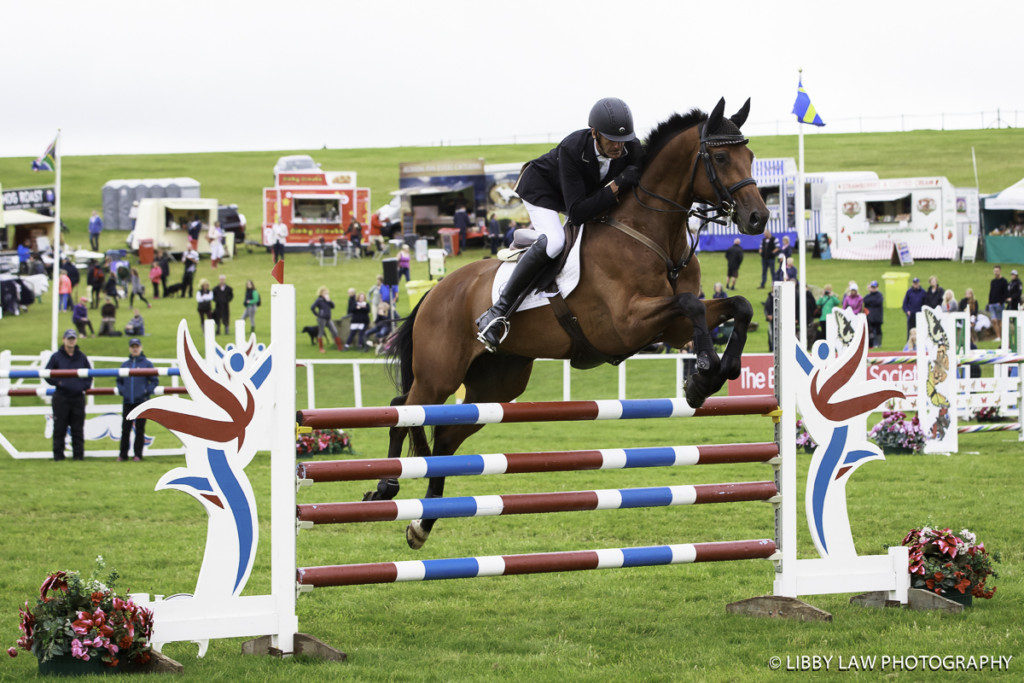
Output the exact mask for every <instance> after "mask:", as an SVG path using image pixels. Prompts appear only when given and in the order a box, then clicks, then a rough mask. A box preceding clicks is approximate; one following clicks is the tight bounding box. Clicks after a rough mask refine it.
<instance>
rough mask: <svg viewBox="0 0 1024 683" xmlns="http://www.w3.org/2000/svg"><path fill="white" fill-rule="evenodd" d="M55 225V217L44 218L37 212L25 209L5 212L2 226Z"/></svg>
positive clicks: (0, 223)
mask: <svg viewBox="0 0 1024 683" xmlns="http://www.w3.org/2000/svg"><path fill="white" fill-rule="evenodd" d="M46 223H50V224H52V223H53V216H44V215H42V214H39V213H36V212H35V211H26V210H25V209H11V210H10V211H4V219H3V221H2V222H0V225H43V224H46Z"/></svg>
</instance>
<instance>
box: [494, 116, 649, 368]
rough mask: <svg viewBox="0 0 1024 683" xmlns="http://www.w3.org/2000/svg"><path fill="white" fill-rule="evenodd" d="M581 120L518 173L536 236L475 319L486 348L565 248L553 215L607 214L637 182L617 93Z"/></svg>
mask: <svg viewBox="0 0 1024 683" xmlns="http://www.w3.org/2000/svg"><path fill="white" fill-rule="evenodd" d="M587 123H588V126H589V128H584V129H582V130H578V131H576V132H574V133H570V134H569V135H568V136H566V138H565V139H564V140H562V141H561V142H560V143H559V144H558V146H557V147H555V148H554V149H552V150H551V151H549V152H548V153H547V154H544V155H543V156H541V157H538V158H537V159H534V160H533V161H531V162H529V163H528V164H527V165H526V166H525V167H524V168H523V172H522V173H521V174H520V176H519V181H518V182H517V183H516V188H515V189H516V192H517V193H518V194H519V197H520V198H521V199H522V200H523V205H524V206H525V207H526V210H527V211H528V212H529V214H530V220H531V222H532V223H533V228H534V229H535V230H536V231H537V232H539V233H540V237H538V238H537V241H536V242H534V243H533V244H532V245H530V248H529V249H527V250H526V252H525V253H524V254H523V255H522V256H521V257H520V259H519V262H518V263H517V264H516V267H515V270H513V271H512V275H511V277H510V278H509V281H508V283H506V285H505V287H504V288H503V289H502V291H501V295H500V296H499V297H498V300H497V301H496V302H495V304H494V305H493V306H491V307H490V308H489V309H488V310H487V311H485V312H484V314H483V315H481V316H480V317H479V318H477V321H476V324H477V328H478V329H479V331H480V333H479V334H478V335H477V339H479V340H480V341H481V343H483V345H484V346H486V347H487V350H488V351H492V352H493V351H494V350H495V349H496V348H497V346H498V345H499V344H500V343H501V342H502V340H503V339H504V338H505V337H506V336H507V335H508V332H509V322H508V316H509V314H510V313H511V312H512V311H511V310H510V309H511V307H512V306H513V304H515V302H516V301H517V299H518V298H519V297H520V295H521V294H522V293H523V292H525V291H526V290H527V288H529V287H530V285H531V283H533V281H534V279H535V278H536V277H537V276H538V275H539V274H540V273H541V272H542V271H543V270H544V268H545V267H547V266H548V264H550V263H551V262H552V261H553V260H554V259H556V258H558V255H559V254H560V253H561V251H562V249H563V248H564V247H565V230H564V229H563V224H562V220H561V218H560V217H559V215H558V214H559V213H564V214H565V215H566V216H567V218H568V222H569V223H572V224H574V225H582V224H583V223H586V222H587V221H588V220H591V219H593V218H596V217H598V216H601V215H604V214H606V213H608V211H610V210H611V209H612V208H613V207H614V206H616V204H618V202H619V199H620V198H621V197H625V196H626V193H627V192H628V191H629V190H630V189H632V188H633V187H635V186H636V185H637V183H639V182H640V166H641V163H642V162H643V147H642V146H641V144H640V142H639V141H638V140H637V139H636V134H635V133H634V132H633V114H632V112H630V110H629V107H628V106H626V103H625V102H623V101H622V100H620V99H619V98H617V97H605V98H603V99H601V100H598V102H597V103H596V104H595V105H594V106H593V107H592V108H591V110H590V117H589V119H588V122H587Z"/></svg>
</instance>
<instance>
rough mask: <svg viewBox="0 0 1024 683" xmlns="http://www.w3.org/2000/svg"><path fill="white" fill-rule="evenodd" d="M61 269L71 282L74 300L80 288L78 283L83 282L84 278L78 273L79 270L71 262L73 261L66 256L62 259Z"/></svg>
mask: <svg viewBox="0 0 1024 683" xmlns="http://www.w3.org/2000/svg"><path fill="white" fill-rule="evenodd" d="M60 269H61V270H63V271H64V272H65V273H67V275H68V279H69V280H71V298H72V299H74V298H75V297H74V295H75V293H76V290H77V288H78V283H79V282H80V281H81V279H82V276H81V275H80V274H79V273H78V268H76V267H75V264H74V263H72V262H71V259H70V258H69V257H67V256H65V257H64V258H63V259H61V262H60Z"/></svg>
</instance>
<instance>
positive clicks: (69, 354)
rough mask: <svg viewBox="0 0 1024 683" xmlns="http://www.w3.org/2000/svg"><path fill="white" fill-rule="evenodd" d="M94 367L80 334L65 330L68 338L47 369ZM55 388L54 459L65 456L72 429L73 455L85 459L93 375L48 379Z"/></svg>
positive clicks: (48, 363)
mask: <svg viewBox="0 0 1024 683" xmlns="http://www.w3.org/2000/svg"><path fill="white" fill-rule="evenodd" d="M90 368H92V365H90V364H89V359H88V358H86V357H85V354H84V353H83V352H82V349H80V348H78V333H77V332H75V331H74V330H65V332H64V340H63V342H62V343H61V346H60V348H59V349H57V350H56V351H54V352H53V355H52V356H50V360H49V361H47V363H46V369H47V370H88V369H90ZM46 382H47V383H48V384H52V385H53V386H55V387H56V389H54V391H53V459H54V460H63V459H64V442H65V441H66V440H67V436H68V429H70V430H71V458H72V460H84V459H85V433H84V432H85V390H86V389H88V388H89V387H91V386H92V378H91V377H57V378H49V377H47V378H46Z"/></svg>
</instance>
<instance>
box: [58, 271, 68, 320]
mask: <svg viewBox="0 0 1024 683" xmlns="http://www.w3.org/2000/svg"><path fill="white" fill-rule="evenodd" d="M57 287H58V289H57V292H58V293H59V294H60V310H62V311H66V310H68V306H70V305H71V278H69V277H68V274H67V273H65V272H64V271H63V270H62V271H61V272H60V281H59V282H58V284H57Z"/></svg>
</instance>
